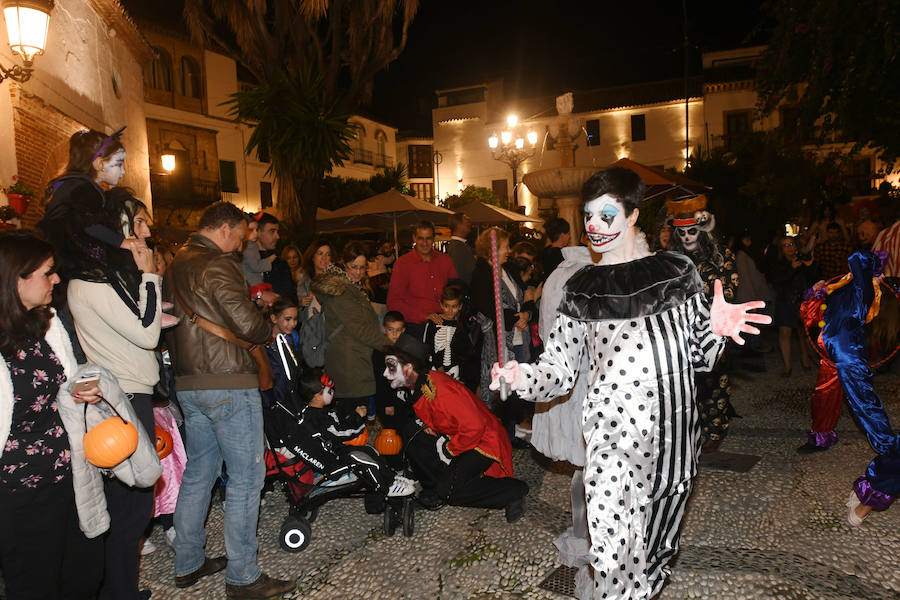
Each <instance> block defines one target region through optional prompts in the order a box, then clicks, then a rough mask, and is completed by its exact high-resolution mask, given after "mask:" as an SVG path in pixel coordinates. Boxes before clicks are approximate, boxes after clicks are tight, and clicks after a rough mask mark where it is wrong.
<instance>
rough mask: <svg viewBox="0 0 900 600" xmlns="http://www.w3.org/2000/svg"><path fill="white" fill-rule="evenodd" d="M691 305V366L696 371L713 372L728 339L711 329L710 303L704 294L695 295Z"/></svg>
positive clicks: (690, 301) (691, 299)
mask: <svg viewBox="0 0 900 600" xmlns="http://www.w3.org/2000/svg"><path fill="white" fill-rule="evenodd" d="M688 302H689V303H690V304H691V307H690V314H691V319H692V321H693V325H692V327H691V364H692V365H693V367H694V370H695V371H699V372H706V371H710V370H712V368H713V367H714V366H715V365H716V362H717V361H718V360H719V357H720V356H721V355H722V352H723V351H724V350H725V343H726V342H727V341H728V338H726V337H722V336H720V335H716V334H715V333H713V332H712V329H711V328H710V317H709V301H708V300H707V299H706V297H705V296H704V295H703V294H694V296H693V297H691V298H690V300H688Z"/></svg>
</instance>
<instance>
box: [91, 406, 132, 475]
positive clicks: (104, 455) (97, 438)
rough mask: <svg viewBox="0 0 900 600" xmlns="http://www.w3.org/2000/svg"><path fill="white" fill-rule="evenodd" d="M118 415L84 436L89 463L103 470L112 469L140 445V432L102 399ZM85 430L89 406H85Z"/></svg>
mask: <svg viewBox="0 0 900 600" xmlns="http://www.w3.org/2000/svg"><path fill="white" fill-rule="evenodd" d="M101 400H103V402H106V405H107V406H108V407H110V408H111V409H112V411H113V412H114V413H116V415H115V416H114V417H109V418H108V419H104V420H103V421H101V422H100V423H98V424H97V425H94V426H93V427H92V428H91V429H90V431H88V432H87V433H85V434H84V456H85V458H87V461H88V462H89V463H91V464H92V465H94V466H95V467H100V468H101V469H111V468H113V467H115V466H116V465H118V464H119V463H121V462H122V461H123V460H125V459H126V458H128V457H129V456H131V455H132V454H134V451H135V450H137V445H138V431H137V428H136V427H135V426H134V424H133V423H129V422H128V421H126V420H125V419H124V418H122V416H121V415H120V414H119V411H117V410H116V409H115V407H113V405H112V404H110V403H109V402H107V401H106V399H105V398H101ZM84 417H85V421H84V424H85V428H87V404H85V405H84Z"/></svg>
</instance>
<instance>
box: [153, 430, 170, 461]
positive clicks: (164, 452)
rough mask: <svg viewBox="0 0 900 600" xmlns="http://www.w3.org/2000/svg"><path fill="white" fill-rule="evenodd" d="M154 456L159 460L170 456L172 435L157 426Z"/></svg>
mask: <svg viewBox="0 0 900 600" xmlns="http://www.w3.org/2000/svg"><path fill="white" fill-rule="evenodd" d="M156 454H157V455H159V460H162V459H164V458H165V457H167V456H168V455H170V454H172V434H171V433H169V432H168V431H166V430H165V429H163V428H162V427H160V426H159V425H157V426H156Z"/></svg>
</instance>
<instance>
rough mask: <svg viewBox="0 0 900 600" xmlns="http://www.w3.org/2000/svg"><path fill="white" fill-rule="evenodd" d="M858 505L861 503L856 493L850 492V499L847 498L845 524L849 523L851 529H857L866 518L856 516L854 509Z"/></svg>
mask: <svg viewBox="0 0 900 600" xmlns="http://www.w3.org/2000/svg"><path fill="white" fill-rule="evenodd" d="M860 504H862V503H861V502H860V501H859V497H858V496H857V495H856V491H855V490H854V491H851V492H850V497H849V498H847V523H849V524H850V526H851V527H859V526H860V525H862V522H863V520H865V518H866V517H860V516H859V515H857V514H856V507H857V506H859V505H860ZM866 516H868V515H866Z"/></svg>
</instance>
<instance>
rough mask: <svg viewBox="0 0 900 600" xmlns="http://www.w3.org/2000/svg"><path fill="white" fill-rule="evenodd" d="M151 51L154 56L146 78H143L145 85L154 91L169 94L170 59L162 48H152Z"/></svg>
mask: <svg viewBox="0 0 900 600" xmlns="http://www.w3.org/2000/svg"><path fill="white" fill-rule="evenodd" d="M153 50H154V52H155V53H156V56H155V57H154V58H153V63H152V64H151V65H150V70H149V72H146V73H147V75H148V77H146V78H145V83H146V84H147V85H148V86H149V87H151V88H153V89H155V90H163V91H165V92H171V91H172V57H171V56H169V53H168V52H166V51H165V50H164V49H162V48H153Z"/></svg>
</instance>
